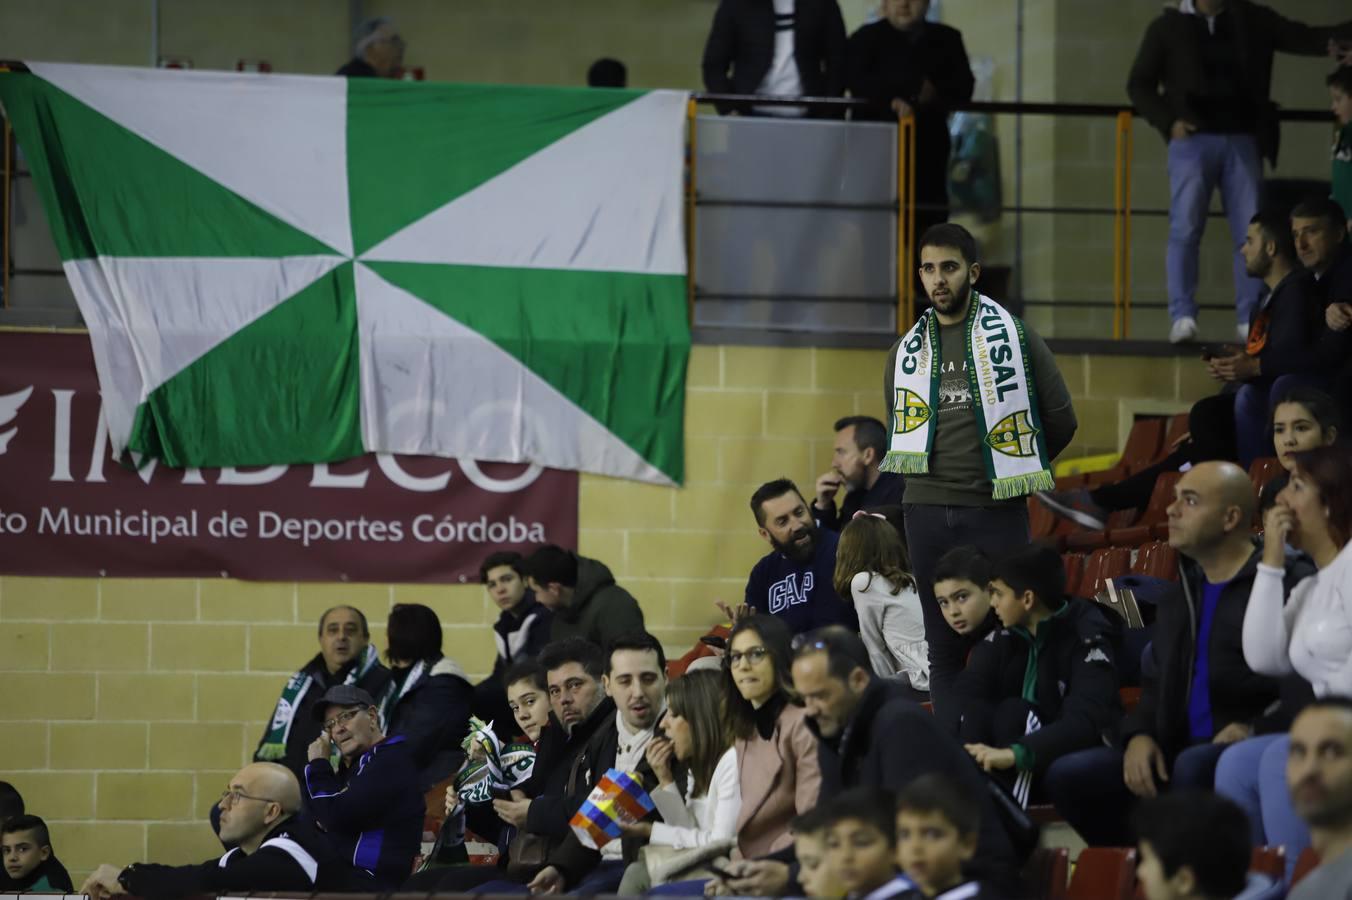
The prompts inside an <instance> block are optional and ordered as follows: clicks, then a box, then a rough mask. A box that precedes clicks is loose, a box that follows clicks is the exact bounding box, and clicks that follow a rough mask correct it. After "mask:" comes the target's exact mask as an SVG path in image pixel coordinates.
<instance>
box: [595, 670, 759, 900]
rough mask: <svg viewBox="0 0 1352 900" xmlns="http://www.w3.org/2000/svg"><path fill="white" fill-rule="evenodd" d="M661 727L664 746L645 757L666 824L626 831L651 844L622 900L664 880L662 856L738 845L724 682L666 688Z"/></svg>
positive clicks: (706, 674) (691, 677)
mask: <svg viewBox="0 0 1352 900" xmlns="http://www.w3.org/2000/svg"><path fill="white" fill-rule="evenodd" d="M660 727H661V730H662V732H663V734H664V735H665V738H654V739H653V740H652V741H651V742H649V744H648V749H647V751H646V753H645V756H646V759H647V761H648V765H649V766H651V767H652V770H653V774H654V775H655V776H657V789H656V790H654V791H652V792H651V794H650V796H651V797H652V798H653V804H654V805H656V807H657V812H658V813H659V814H661V816H662V821H660V822H639V823H637V824H635V825H631V826H627V827H626V826H622V828H623V830H624V831H625V836H626V837H629V836H637V837H643V838H647V839H648V846H647V847H646V848H645V850H644V851H643V855H642V856H641V857H640V858H639V861H638V862H636V863H633V864H631V865H630V866H629V868H628V869H626V870H625V873H624V881H623V882H621V884H620V889H619V894H620V895H622V896H624V895H630V894H641V893H644V892H645V891H647V890H648V889H649V888H650V887H652V884H653V880H654V876H655V875H663V874H664V873H662V871H661V869H662V863H663V862H664V859H665V858H666V857H664V854H666V855H669V854H671V853H672V852H673V851H676V850H684V849H687V848H691V847H703V846H705V845H707V844H710V843H713V842H715V841H728V840H732V839H734V838H736V837H737V815H738V813H739V812H741V808H742V792H741V788H740V786H739V784H738V778H737V751H736V750H734V749H733V747H732V733H731V732H729V731H728V723H727V719H726V718H725V717H724V715H723V674H722V673H721V672H718V671H712V670H707V669H706V670H697V671H694V672H689V673H687V674H686V675H683V676H681V677H680V678H676V679H673V680H672V681H670V682H668V683H667V714H666V715H665V716H663V717H662V724H661V726H660ZM678 780H680V781H681V782H682V788H683V789H680V788H678V787H677V781H678ZM658 848H668V849H658ZM687 877H690V876H687Z"/></svg>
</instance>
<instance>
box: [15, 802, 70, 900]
mask: <svg viewBox="0 0 1352 900" xmlns="http://www.w3.org/2000/svg"><path fill="white" fill-rule="evenodd" d="M0 862H3V863H4V874H5V877H6V878H7V879H8V881H7V882H4V886H5V890H7V891H12V892H14V893H16V894H23V893H27V892H30V891H31V892H34V893H42V894H61V893H66V894H69V893H71V892H72V891H74V890H75V886H74V885H73V884H71V881H70V873H69V872H67V871H66V867H65V866H63V865H61V861H60V860H59V859H57V858H56V854H55V853H53V852H52V838H51V835H50V834H48V832H47V823H46V822H44V821H42V820H41V819H39V818H38V817H37V816H28V815H23V816H15V817H14V818H12V819H9V820H8V821H6V822H5V823H4V824H3V825H0Z"/></svg>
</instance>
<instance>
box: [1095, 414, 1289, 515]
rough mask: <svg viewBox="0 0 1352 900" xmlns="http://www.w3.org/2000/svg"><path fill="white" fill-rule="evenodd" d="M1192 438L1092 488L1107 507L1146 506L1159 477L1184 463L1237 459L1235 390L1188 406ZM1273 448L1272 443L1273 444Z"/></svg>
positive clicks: (1103, 505) (1117, 508) (1112, 508)
mask: <svg viewBox="0 0 1352 900" xmlns="http://www.w3.org/2000/svg"><path fill="white" fill-rule="evenodd" d="M1188 432H1189V434H1190V435H1191V438H1190V439H1189V440H1188V441H1187V442H1185V443H1184V444H1182V445H1181V446H1179V448H1178V449H1177V450H1174V451H1173V452H1172V453H1170V454H1169V455H1168V456H1166V457H1165V458H1164V459H1163V460H1161V461H1160V462H1157V463H1155V465H1153V466H1150V467H1149V468H1146V469H1142V470H1141V471H1139V472H1137V473H1136V474H1135V475H1131V476H1128V477H1127V478H1124V479H1122V480H1121V481H1118V482H1115V483H1113V484H1105V485H1103V486H1102V487H1097V488H1094V489H1093V490H1092V491H1090V492H1089V494H1090V496H1091V497H1093V499H1094V502H1095V503H1097V504H1098V505H1099V506H1101V507H1103V508H1104V509H1110V510H1120V509H1145V508H1146V506H1148V505H1149V504H1150V494H1151V492H1152V491H1154V490H1155V479H1157V478H1159V476H1160V475H1162V474H1163V473H1165V472H1177V471H1178V470H1179V468H1180V467H1181V466H1182V465H1183V464H1184V463H1192V464H1193V465H1196V464H1197V463H1199V462H1206V461H1208V460H1212V459H1225V460H1230V461H1232V462H1233V461H1234V460H1235V459H1236V458H1237V457H1238V454H1239V450H1238V446H1237V443H1236V438H1235V394H1234V393H1226V394H1215V395H1213V396H1211V397H1203V398H1202V399H1201V400H1198V401H1197V402H1196V403H1194V404H1193V405H1192V409H1190V410H1188ZM1269 449H1271V447H1269Z"/></svg>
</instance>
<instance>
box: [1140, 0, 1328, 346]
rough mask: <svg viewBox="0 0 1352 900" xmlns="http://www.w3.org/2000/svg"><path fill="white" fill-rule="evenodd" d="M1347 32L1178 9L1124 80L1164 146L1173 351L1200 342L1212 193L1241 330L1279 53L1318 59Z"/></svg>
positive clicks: (1252, 300)
mask: <svg viewBox="0 0 1352 900" xmlns="http://www.w3.org/2000/svg"><path fill="white" fill-rule="evenodd" d="M1349 35H1352V22H1348V23H1344V24H1343V25H1340V26H1337V27H1336V28H1311V27H1310V26H1308V25H1303V24H1301V23H1299V22H1293V21H1291V20H1290V19H1286V18H1283V17H1282V16H1281V15H1279V14H1278V13H1276V12H1274V11H1272V10H1271V9H1269V8H1267V7H1266V6H1259V5H1258V4H1256V3H1252V2H1250V0H1183V2H1182V3H1180V4H1179V6H1178V8H1176V9H1175V8H1172V7H1166V8H1165V10H1164V12H1163V13H1161V15H1160V16H1159V18H1157V19H1155V21H1153V22H1151V23H1150V27H1149V28H1147V29H1146V33H1145V37H1144V38H1143V39H1142V41H1141V47H1140V50H1139V51H1138V52H1137V54H1136V61H1135V62H1134V63H1133V64H1132V67H1131V74H1130V76H1129V77H1128V79H1127V94H1128V95H1129V96H1130V97H1131V102H1132V105H1134V106H1135V107H1136V110H1137V112H1138V113H1140V114H1141V115H1142V116H1144V117H1145V118H1146V119H1148V120H1149V121H1150V124H1152V125H1154V126H1155V128H1157V129H1158V130H1159V132H1160V134H1162V135H1163V136H1164V139H1165V141H1166V142H1167V143H1168V145H1169V194H1170V201H1169V245H1168V252H1167V254H1166V261H1165V270H1166V273H1167V278H1168V286H1169V316H1170V318H1171V319H1173V327H1172V329H1171V330H1170V333H1169V339H1170V340H1171V341H1173V342H1174V343H1179V342H1181V341H1190V340H1193V339H1194V338H1195V337H1196V335H1197V301H1196V297H1195V294H1196V290H1197V252H1198V248H1199V247H1200V245H1201V239H1202V230H1203V228H1204V227H1205V226H1206V215H1207V210H1208V208H1209V206H1210V203H1211V194H1212V192H1213V191H1214V190H1215V189H1216V187H1217V186H1218V185H1219V186H1220V189H1221V201H1222V204H1223V206H1224V207H1225V213H1226V217H1227V218H1228V219H1229V221H1230V234H1231V236H1232V237H1233V238H1234V244H1235V249H1236V253H1235V260H1234V273H1235V298H1236V299H1235V311H1236V315H1237V320H1238V323H1239V325H1238V333H1239V334H1240V335H1241V336H1243V335H1244V334H1245V333H1246V332H1247V330H1248V327H1247V326H1248V321H1249V313H1250V311H1251V310H1252V309H1253V307H1254V305H1255V304H1256V303H1257V300H1258V293H1257V285H1254V284H1252V283H1250V282H1249V280H1248V279H1247V278H1246V277H1245V276H1244V267H1243V259H1242V258H1241V256H1240V254H1239V252H1238V250H1239V246H1240V244H1241V243H1242V242H1243V239H1244V226H1245V224H1246V223H1247V222H1248V221H1249V219H1250V217H1252V216H1253V214H1254V213H1255V212H1257V211H1258V194H1259V187H1260V185H1261V184H1262V180H1263V163H1262V159H1261V157H1267V158H1268V160H1270V161H1271V162H1272V163H1273V164H1274V165H1275V164H1276V162H1277V143H1278V137H1279V123H1278V120H1277V107H1276V105H1275V104H1274V103H1273V102H1272V100H1271V99H1270V98H1269V93H1270V88H1271V84H1272V59H1273V56H1274V55H1275V54H1276V53H1277V51H1279V50H1280V51H1282V52H1284V53H1297V54H1302V55H1305V56H1321V55H1323V54H1324V53H1325V52H1327V49H1328V43H1329V40H1330V39H1331V38H1335V37H1340V36H1341V37H1346V36H1349Z"/></svg>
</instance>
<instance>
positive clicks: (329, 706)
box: [221, 684, 424, 890]
mask: <svg viewBox="0 0 1352 900" xmlns="http://www.w3.org/2000/svg"><path fill="white" fill-rule="evenodd" d="M314 715H315V718H316V719H319V720H320V721H321V722H322V723H323V725H324V730H323V732H322V733H321V734H320V736H319V737H318V738H316V739H315V741H314V743H312V744H311V745H310V748H309V751H308V752H309V756H310V761H309V763H308V764H307V765H306V766H305V806H306V809H307V810H308V812H309V814H310V817H311V818H312V819H313V820H314V822H315V824H316V825H317V826H318V827H319V828H320V830H321V831H323V832H324V833H325V834H326V835H327V836H328V838H329V841H330V843H331V844H332V845H333V847H334V850H335V852H336V853H337V854H338V855H339V856H340V857H341V858H343V859H345V860H350V861H351V864H352V865H353V866H354V867H355V868H354V872H357V873H365V874H366V875H367V876H368V877H369V882H368V884H369V887H367V890H377V889H380V888H386V887H397V886H398V885H400V884H402V883H403V881H404V879H405V878H407V877H408V873H409V872H410V871H411V870H412V866H413V857H414V856H416V855H417V854H418V850H419V848H420V847H421V844H422V826H423V813H424V804H423V795H422V790H421V789H420V788H419V785H418V766H417V762H416V761H415V760H414V758H413V751H412V750H411V749H410V748H409V745H408V742H407V741H405V740H404V738H403V737H402V736H400V735H393V736H391V737H386V736H385V735H384V733H383V732H382V731H381V727H380V716H379V712H378V711H377V709H376V703H375V700H374V699H373V698H372V697H371V695H370V694H368V693H366V692H365V691H363V690H362V689H361V688H357V687H352V686H350V685H345V684H340V685H337V686H336V687H331V688H329V689H328V691H327V692H326V693H325V694H324V700H323V702H322V703H321V704H320V705H319V706H316V707H315V711H314ZM334 749H336V750H337V751H338V753H339V754H340V756H341V758H342V761H341V762H340V764H339V766H338V771H337V772H335V771H334V769H333V766H332V764H331V763H330V760H329V756H330V754H331V753H332V752H333V751H334ZM221 837H222V839H224V837H225V835H224V834H222V835H221Z"/></svg>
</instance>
